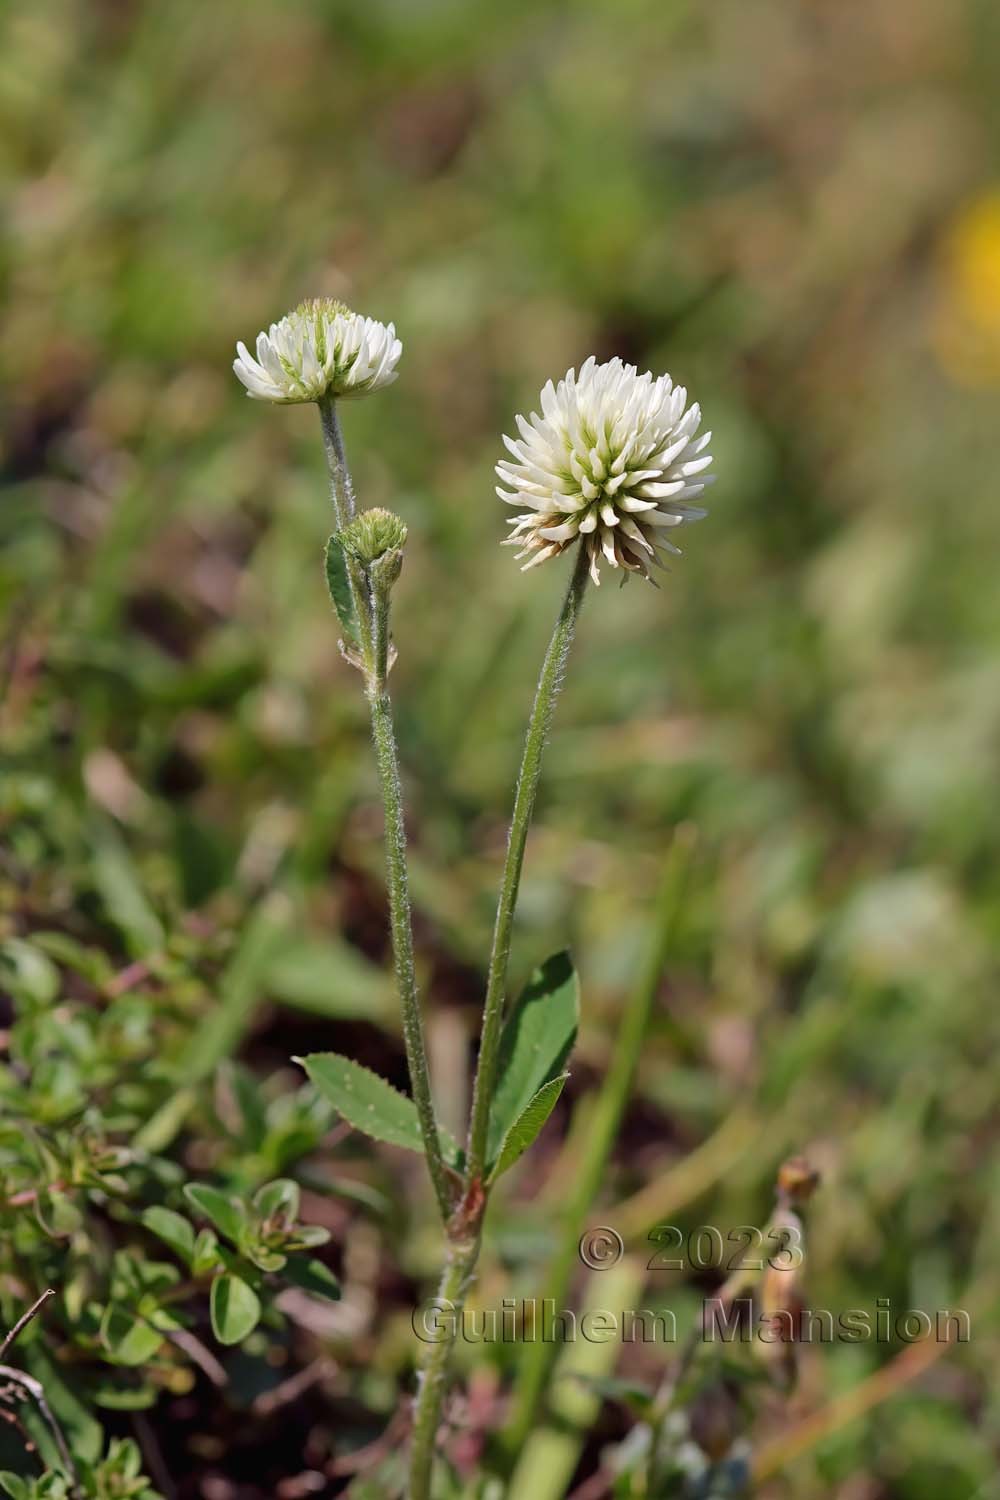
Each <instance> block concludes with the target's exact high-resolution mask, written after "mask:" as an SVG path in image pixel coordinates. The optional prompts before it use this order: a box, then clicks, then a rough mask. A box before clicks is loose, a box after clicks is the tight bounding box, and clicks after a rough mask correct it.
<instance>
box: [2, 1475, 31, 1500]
mask: <svg viewBox="0 0 1000 1500" xmlns="http://www.w3.org/2000/svg"><path fill="white" fill-rule="evenodd" d="M0 1487H2V1488H3V1489H5V1490H6V1491H7V1494H8V1495H10V1496H11V1500H29V1496H30V1494H31V1489H30V1486H29V1485H28V1481H27V1480H26V1479H22V1478H21V1476H20V1474H12V1473H11V1472H10V1470H9V1469H3V1470H0Z"/></svg>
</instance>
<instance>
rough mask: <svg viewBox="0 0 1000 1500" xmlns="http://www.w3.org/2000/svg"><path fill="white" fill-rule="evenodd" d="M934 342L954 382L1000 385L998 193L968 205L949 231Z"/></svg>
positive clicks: (988, 193) (945, 244)
mask: <svg viewBox="0 0 1000 1500" xmlns="http://www.w3.org/2000/svg"><path fill="white" fill-rule="evenodd" d="M933 341H934V347H935V350H936V352H937V356H938V359H939V360H940V362H941V364H942V366H943V367H944V369H945V370H946V371H947V373H948V374H949V375H950V376H951V378H952V379H953V380H956V381H958V382H960V383H961V384H962V385H975V386H982V385H994V384H998V383H1000V187H996V188H991V189H990V190H989V191H988V192H985V193H982V194H981V195H980V196H979V197H978V198H975V199H973V200H972V202H970V203H968V204H966V205H965V207H964V208H963V209H962V210H961V211H960V213H959V214H958V216H957V218H956V219H955V220H954V222H953V223H952V225H951V227H950V229H949V230H948V233H947V235H946V238H945V241H944V245H943V255H942V275H941V295H940V297H939V300H938V304H937V307H936V309H935V314H934V325H933Z"/></svg>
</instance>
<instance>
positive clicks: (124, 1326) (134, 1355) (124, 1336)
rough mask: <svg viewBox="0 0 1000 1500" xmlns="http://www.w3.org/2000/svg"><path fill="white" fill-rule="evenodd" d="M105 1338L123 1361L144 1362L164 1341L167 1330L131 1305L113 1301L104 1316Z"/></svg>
mask: <svg viewBox="0 0 1000 1500" xmlns="http://www.w3.org/2000/svg"><path fill="white" fill-rule="evenodd" d="M101 1341H102V1343H103V1344H104V1347H105V1348H106V1349H107V1350H108V1353H109V1354H110V1355H111V1356H112V1358H113V1359H114V1360H115V1362H116V1363H117V1364H120V1365H144V1364H145V1363H146V1362H147V1360H150V1359H152V1357H153V1355H154V1354H155V1353H156V1351H157V1349H159V1347H160V1345H161V1344H162V1343H163V1334H162V1333H159V1332H158V1331H157V1330H156V1329H155V1328H152V1327H150V1325H149V1324H148V1323H147V1322H145V1321H144V1320H143V1319H142V1318H139V1317H137V1316H136V1314H135V1313H134V1312H133V1311H132V1309H131V1308H129V1307H123V1306H122V1305H121V1304H120V1303H115V1302H112V1303H111V1304H110V1305H109V1306H108V1307H106V1308H105V1310H104V1317H103V1318H102V1319H101Z"/></svg>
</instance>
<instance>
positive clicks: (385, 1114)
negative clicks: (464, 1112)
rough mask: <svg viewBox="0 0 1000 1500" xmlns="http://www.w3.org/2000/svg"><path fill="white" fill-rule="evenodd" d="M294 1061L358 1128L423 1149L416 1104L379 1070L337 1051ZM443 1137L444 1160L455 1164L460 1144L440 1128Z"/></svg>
mask: <svg viewBox="0 0 1000 1500" xmlns="http://www.w3.org/2000/svg"><path fill="white" fill-rule="evenodd" d="M294 1061H295V1062H297V1063H298V1064H299V1066H300V1067H303V1068H305V1070H306V1072H307V1073H308V1075H309V1078H310V1080H311V1081H312V1083H314V1084H315V1085H316V1087H317V1088H318V1089H319V1091H320V1093H321V1094H322V1095H323V1096H324V1098H326V1099H329V1101H330V1103H331V1104H332V1105H333V1107H334V1109H335V1110H336V1111H337V1113H338V1114H339V1115H342V1116H343V1118H344V1119H345V1120H346V1121H347V1123H348V1124H349V1125H353V1126H354V1128H355V1130H363V1131H364V1133H365V1135H370V1136H373V1137H374V1139H375V1140H377V1141H386V1142H387V1143H388V1144H389V1145H390V1146H402V1147H404V1148H405V1149H406V1150H407V1151H419V1152H422V1151H423V1149H424V1141H423V1136H422V1135H421V1134H420V1121H419V1119H418V1117H417V1106H416V1105H415V1104H414V1102H413V1100H412V1099H408V1098H407V1097H406V1095H405V1094H401V1093H400V1092H399V1090H398V1089H394V1088H393V1086H392V1084H391V1083H386V1081H385V1079H384V1078H380V1077H379V1076H378V1074H377V1073H372V1072H370V1071H369V1069H368V1068H363V1067H362V1066H361V1064H360V1063H356V1062H352V1061H351V1059H350V1058H349V1057H341V1056H339V1054H338V1053H336V1052H312V1053H310V1055H309V1056H308V1057H297V1058H295V1059H294ZM440 1136H441V1150H442V1151H443V1152H444V1156H445V1160H446V1161H449V1162H452V1163H454V1162H455V1161H456V1160H457V1157H458V1146H457V1145H456V1144H455V1141H454V1140H453V1139H452V1138H451V1136H449V1135H448V1133H447V1132H446V1131H443V1130H442V1131H440Z"/></svg>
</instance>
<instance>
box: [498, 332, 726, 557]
mask: <svg viewBox="0 0 1000 1500" xmlns="http://www.w3.org/2000/svg"><path fill="white" fill-rule="evenodd" d="M541 402H542V415H541V416H539V415H538V414H537V413H536V412H533V413H532V414H531V417H530V418H528V419H525V418H524V417H521V416H519V417H517V419H516V420H517V427H518V431H519V433H520V438H519V439H518V440H516V441H515V440H514V439H513V438H509V437H505V438H504V444H505V446H506V447H507V449H508V450H509V452H510V453H511V455H512V457H511V458H509V459H503V460H502V461H501V462H500V463H499V464H497V474H498V475H499V476H500V479H501V480H502V481H503V484H502V485H501V486H500V487H498V489H497V494H498V495H499V496H500V498H501V500H504V501H506V503H507V504H508V505H520V506H526V507H527V509H525V510H524V511H523V512H522V513H521V514H520V515H517V516H515V517H514V519H513V520H512V521H511V522H510V523H509V524H510V525H511V526H512V527H513V531H512V532H511V535H510V536H509V537H508V538H507V543H506V545H510V546H520V547H521V549H522V550H521V551H520V552H519V553H518V557H527V558H528V559H529V560H528V562H526V563H525V565H524V566H525V568H533V567H535V566H536V565H537V564H538V563H540V562H545V561H546V560H547V559H548V558H550V557H556V556H558V554H559V553H560V552H563V551H565V549H566V548H567V547H570V546H572V545H573V543H574V542H575V541H577V539H578V538H579V539H581V540H582V542H583V545H584V546H585V547H586V549H587V555H588V557H589V559H590V573H591V577H592V578H593V580H594V582H595V583H600V581H601V580H600V566H601V564H604V563H606V564H607V565H608V567H611V568H621V569H623V570H624V572H623V575H622V576H623V581H624V578H625V576H626V574H628V573H641V574H642V575H643V577H644V578H650V577H651V574H650V568H651V567H652V566H653V565H654V564H655V565H658V566H661V567H662V566H663V561H662V558H661V557H660V556H659V552H660V550H661V549H662V550H664V551H667V552H679V550H680V549H679V548H678V547H675V546H674V545H673V543H672V542H671V541H669V540H668V538H667V533H668V532H669V531H670V530H671V529H672V528H673V527H675V526H681V525H683V524H684V522H685V521H697V520H700V519H701V517H702V516H704V515H705V514H706V512H705V511H704V510H702V509H701V508H700V507H698V506H695V505H691V504H689V502H690V501H691V500H694V499H696V498H697V497H698V496H699V495H700V494H701V493H702V491H703V490H704V489H705V488H706V486H707V485H709V484H711V483H712V480H713V478H714V475H711V474H708V473H706V470H707V469H708V467H709V465H710V464H711V462H712V456H711V454H710V453H706V452H705V449H706V448H707V446H708V443H709V440H710V438H711V436H712V434H711V433H710V432H706V433H703V434H702V435H701V436H700V437H699V435H698V428H699V427H700V425H701V408H700V407H699V406H698V405H697V404H695V405H693V406H688V405H687V391H686V390H685V389H684V387H683V386H675V385H674V383H673V381H672V380H671V379H670V376H669V375H661V376H659V378H658V379H657V378H655V377H654V376H653V375H651V374H650V373H649V372H648V371H647V373H646V374H645V375H640V374H639V373H638V371H637V370H636V368H635V366H634V365H626V364H623V362H622V361H621V360H620V359H612V360H609V361H608V362H607V364H602V365H599V364H598V363H597V360H596V359H595V358H594V357H593V356H591V358H590V359H588V360H587V361H586V363H585V364H584V365H583V366H582V367H581V369H580V372H579V374H577V372H576V371H575V370H569V371H567V373H566V376H565V378H564V379H563V380H560V382H559V384H558V385H553V384H552V381H551V380H550V381H549V383H548V384H547V385H546V387H545V389H544V390H543V391H542V395H541Z"/></svg>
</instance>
